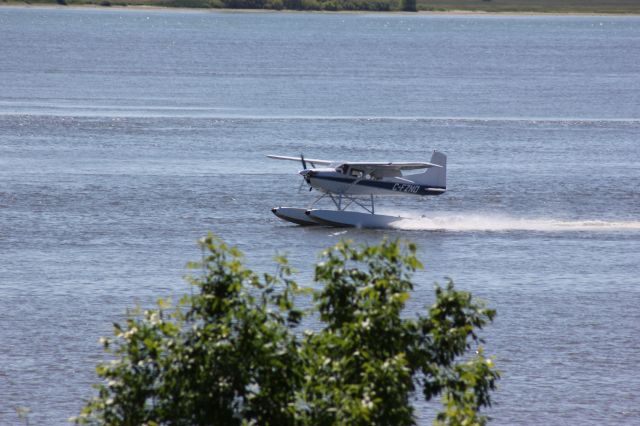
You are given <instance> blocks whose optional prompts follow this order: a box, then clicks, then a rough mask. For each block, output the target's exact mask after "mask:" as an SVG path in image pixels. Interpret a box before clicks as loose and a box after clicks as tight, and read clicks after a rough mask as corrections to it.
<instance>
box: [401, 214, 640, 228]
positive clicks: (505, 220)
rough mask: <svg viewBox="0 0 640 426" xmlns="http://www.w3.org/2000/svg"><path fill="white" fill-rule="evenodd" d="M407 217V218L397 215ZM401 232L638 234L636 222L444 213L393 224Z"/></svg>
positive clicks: (638, 223) (639, 226)
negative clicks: (602, 232) (619, 232)
mask: <svg viewBox="0 0 640 426" xmlns="http://www.w3.org/2000/svg"><path fill="white" fill-rule="evenodd" d="M399 216H403V217H408V216H411V215H404V214H400V215H399ZM393 228H396V229H403V230H431V231H433V230H443V231H496V232H505V231H538V232H567V231H640V221H604V220H575V221H571V220H559V219H525V218H514V217H510V216H496V215H482V214H444V213H437V214H435V215H433V216H431V217H426V216H425V217H421V218H411V219H409V218H407V219H403V220H401V221H398V222H394V223H393Z"/></svg>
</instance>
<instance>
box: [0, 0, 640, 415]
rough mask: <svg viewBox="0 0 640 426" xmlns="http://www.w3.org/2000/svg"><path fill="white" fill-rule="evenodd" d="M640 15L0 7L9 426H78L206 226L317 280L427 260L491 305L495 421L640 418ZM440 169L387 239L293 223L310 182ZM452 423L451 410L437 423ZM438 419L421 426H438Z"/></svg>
mask: <svg viewBox="0 0 640 426" xmlns="http://www.w3.org/2000/svg"><path fill="white" fill-rule="evenodd" d="M639 136H640V18H638V17H597V16H595V17H493V16H478V17H475V16H406V15H386V14H376V15H367V14H291V13H203V12H188V13H186V12H159V11H158V12H144V11H120V10H73V9H69V10H67V9H65V10H49V9H12V8H0V324H1V327H0V424H18V423H19V419H18V416H17V415H16V411H15V407H17V406H27V407H30V408H31V410H32V412H31V414H30V420H31V424H63V423H64V422H65V420H66V419H67V418H68V417H69V416H72V415H75V414H77V413H78V411H79V409H80V407H81V406H82V402H83V399H85V398H88V397H89V396H90V395H91V394H92V390H91V388H90V384H91V383H94V382H95V381H96V377H95V374H94V366H95V364H96V363H97V362H98V361H99V360H100V359H101V357H102V352H101V348H100V346H99V344H98V342H97V340H98V338H99V337H100V336H102V335H108V334H110V332H111V323H112V322H113V321H119V320H121V319H122V315H123V313H124V312H125V309H126V308H128V307H132V306H134V305H135V304H136V303H141V304H144V305H147V304H149V303H151V301H153V300H154V299H155V298H157V297H160V296H166V295H177V294H181V293H183V292H186V291H188V289H187V286H186V284H184V283H183V281H182V278H181V277H182V276H183V275H184V274H185V273H186V270H185V268H184V265H185V263H186V262H187V261H188V260H191V259H197V258H198V256H199V251H198V249H197V248H196V245H195V243H194V241H195V240H196V239H197V238H198V237H199V236H201V235H203V234H204V233H206V232H207V231H209V230H211V231H213V232H215V233H217V234H219V235H221V236H222V237H224V238H225V239H226V240H227V241H228V242H229V243H232V244H236V245H238V246H240V247H241V248H242V249H243V250H244V251H245V252H246V253H247V257H248V263H249V264H250V265H251V266H252V267H254V268H256V269H258V270H261V271H268V272H271V271H273V268H274V266H273V262H272V258H273V257H274V255H275V254H276V253H279V252H286V253H288V254H289V256H290V258H291V260H292V262H293V263H294V264H295V265H296V266H297V267H298V268H299V269H301V270H302V271H303V272H301V273H300V277H299V278H300V281H302V282H304V283H310V278H311V275H310V270H311V265H312V264H313V262H314V261H315V260H316V259H317V253H318V252H319V251H320V250H321V249H322V248H324V247H327V246H328V245H330V244H333V243H335V242H336V241H338V240H339V239H340V238H343V237H347V238H352V239H354V240H356V241H362V242H372V243H373V242H376V241H379V240H380V238H382V236H383V235H388V236H389V237H392V238H396V237H400V238H407V239H411V240H414V241H416V242H417V243H418V244H419V246H420V251H421V258H422V259H423V260H424V263H425V265H426V269H425V270H424V271H422V272H420V273H419V274H418V275H417V277H416V283H417V285H416V291H415V294H414V296H413V298H412V301H411V305H410V310H411V311H416V310H419V309H420V308H421V307H422V306H424V305H425V304H429V303H430V302H431V301H432V283H433V282H434V281H440V282H442V281H443V279H444V277H445V276H451V277H452V278H454V280H455V281H456V283H457V284H458V286H459V287H461V288H464V289H467V290H470V291H472V292H473V293H474V294H476V295H478V296H481V297H483V298H484V299H486V300H488V301H489V303H490V305H491V306H492V307H495V308H496V309H497V310H498V317H497V320H496V321H495V323H494V324H493V325H492V326H491V327H489V328H488V329H487V330H486V333H485V337H486V338H487V341H488V343H487V345H486V351H487V352H488V353H490V354H494V355H495V358H496V362H497V364H498V365H499V367H500V369H501V370H502V372H503V377H504V378H503V380H501V382H500V390H499V392H498V393H497V394H496V396H495V405H494V407H492V409H490V410H489V411H488V413H489V414H490V415H491V416H492V417H493V419H494V421H493V424H500V425H514V424H525V425H530V424H541V425H542V424H545V425H546V424H575V425H577V424H580V425H585V424H592V425H602V424H639V423H640V409H639V408H638V407H640V374H638V373H637V366H638V361H640V354H639V351H640V309H639V308H638V301H639V300H640V282H639V281H640V278H639V277H640V189H639V188H640V148H639V147H638V142H639V141H638V139H639ZM434 148H437V149H440V150H442V151H444V152H446V153H447V154H448V156H449V191H448V192H447V193H446V194H445V195H443V196H441V197H439V198H437V199H398V200H394V203H393V204H392V203H390V200H380V204H379V205H378V206H379V208H380V210H383V211H384V210H386V211H392V212H400V213H403V214H411V215H415V216H418V217H419V216H421V215H424V218H423V219H422V220H421V221H419V222H418V223H413V224H412V225H411V226H407V229H405V230H398V231H388V232H384V233H383V232H381V231H358V230H347V231H344V230H338V231H336V230H331V229H301V228H297V227H295V226H290V225H288V224H286V223H284V222H280V221H278V220H277V219H276V218H275V217H274V216H273V215H272V214H271V213H270V211H269V209H270V208H271V207H273V206H277V205H291V206H300V207H302V206H305V205H307V203H309V202H310V201H311V199H312V198H311V197H312V194H309V193H308V192H306V191H302V192H300V193H298V192H297V188H298V185H299V180H298V179H299V178H298V177H297V176H296V175H295V172H296V171H297V169H298V166H297V165H295V164H288V163H283V162H275V161H268V160H267V159H265V155H266V154H284V155H296V154H298V153H300V152H304V154H306V155H308V156H309V157H320V158H336V159H352V160H428V158H429V155H430V152H431V150H432V149H434ZM436 405H437V404H436ZM433 409H434V404H430V405H425V404H421V405H419V407H418V415H419V419H420V421H419V422H420V424H429V423H430V418H431V417H432V414H433Z"/></svg>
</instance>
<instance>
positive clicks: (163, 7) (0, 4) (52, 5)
mask: <svg viewBox="0 0 640 426" xmlns="http://www.w3.org/2000/svg"><path fill="white" fill-rule="evenodd" d="M107 3H108V4H99V3H95V2H93V1H91V0H88V1H87V2H86V3H82V2H73V3H70V4H66V5H65V4H58V3H56V2H51V1H49V2H47V1H45V2H22V1H10V0H9V1H6V0H4V1H3V0H0V9H1V8H21V9H22V8H24V9H31V8H34V9H36V8H41V9H61V10H62V9H104V10H138V11H140V10H142V11H145V10H146V11H177V12H204V11H207V12H214V13H215V12H218V13H277V12H280V13H309V12H312V13H327V14H335V13H342V14H345V13H346V14H363V13H372V14H380V13H383V14H385V13H388V14H393V15H408V16H415V15H472V16H639V15H640V4H639V6H638V10H637V11H621V12H616V11H612V12H602V11H599V10H598V9H595V8H594V10H585V9H582V10H566V11H565V10H562V11H557V10H549V11H540V10H519V11H513V10H505V11H499V10H477V9H474V10H471V9H444V10H440V9H438V10H425V9H419V10H418V11H416V12H407V11H403V10H297V9H279V10H278V9H271V8H260V9H251V8H225V7H184V6H171V5H168V4H142V3H140V2H138V3H137V4H110V2H109V1H108V0H107ZM149 3H156V2H155V1H153V0H151V1H150V2H149ZM639 3H640V1H639Z"/></svg>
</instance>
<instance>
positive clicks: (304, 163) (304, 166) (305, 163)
mask: <svg viewBox="0 0 640 426" xmlns="http://www.w3.org/2000/svg"><path fill="white" fill-rule="evenodd" d="M300 161H301V162H302V171H304V170H307V162H306V161H304V155H303V154H302V153H300ZM311 167H313V168H315V165H314V164H313V163H311ZM300 173H302V172H300ZM305 182H306V183H307V184H309V178H308V177H307V176H306V175H303V176H302V182H300V186H299V187H298V192H300V191H302V186H303V185H304V183H305ZM312 189H313V188H312V187H311V185H310V184H309V191H311V190H312Z"/></svg>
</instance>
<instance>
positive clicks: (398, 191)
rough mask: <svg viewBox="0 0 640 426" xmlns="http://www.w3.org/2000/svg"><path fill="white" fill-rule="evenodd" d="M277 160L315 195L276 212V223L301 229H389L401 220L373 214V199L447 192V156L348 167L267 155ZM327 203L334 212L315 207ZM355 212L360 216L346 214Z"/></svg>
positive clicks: (436, 154) (435, 154)
mask: <svg viewBox="0 0 640 426" xmlns="http://www.w3.org/2000/svg"><path fill="white" fill-rule="evenodd" d="M267 157H269V158H272V159H276V160H289V161H298V162H300V163H301V164H302V170H300V171H299V172H298V174H299V175H300V176H302V179H304V181H303V182H302V183H301V188H302V185H304V184H305V183H306V184H307V185H308V186H309V191H312V190H314V189H315V190H317V191H319V192H320V195H319V196H318V197H316V199H315V200H314V201H313V202H312V203H311V204H310V205H309V206H308V207H307V208H294V207H275V208H273V209H271V211H272V212H273V213H274V214H275V215H276V216H277V217H279V218H280V219H282V220H285V221H288V222H292V223H295V224H297V225H302V226H318V225H323V226H334V227H357V228H393V227H394V223H396V224H397V222H399V221H402V220H405V218H403V217H400V216H390V215H381V214H376V212H375V197H377V196H419V197H422V196H427V195H442V194H444V192H445V191H446V190H447V156H446V155H445V154H443V153H442V152H439V151H433V154H432V155H431V160H430V161H429V162H428V163H427V162H349V161H331V160H319V159H311V158H307V159H305V158H304V156H303V155H302V154H301V155H300V157H290V156H283V155H267ZM323 199H329V200H331V201H332V202H333V206H334V207H335V209H318V208H314V207H315V206H316V204H318V202H320V200H323ZM350 207H352V208H356V209H359V210H361V211H353V210H347V209H348V208H350Z"/></svg>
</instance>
